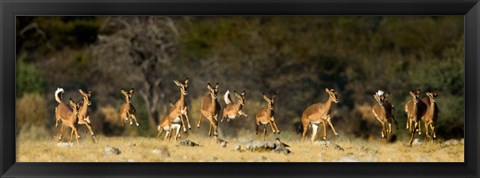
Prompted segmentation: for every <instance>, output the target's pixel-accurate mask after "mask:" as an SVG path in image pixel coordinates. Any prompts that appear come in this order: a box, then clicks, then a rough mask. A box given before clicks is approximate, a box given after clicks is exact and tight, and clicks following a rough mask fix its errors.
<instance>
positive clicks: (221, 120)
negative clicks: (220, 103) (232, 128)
mask: <svg viewBox="0 0 480 178" xmlns="http://www.w3.org/2000/svg"><path fill="white" fill-rule="evenodd" d="M225 115H226V114H225V108H224V109H223V111H222V119H220V122H223V119H225Z"/></svg>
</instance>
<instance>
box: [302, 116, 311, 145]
mask: <svg viewBox="0 0 480 178" xmlns="http://www.w3.org/2000/svg"><path fill="white" fill-rule="evenodd" d="M308 124H309V122H308V121H304V120H302V126H303V132H302V141H305V135H306V134H307V131H308Z"/></svg>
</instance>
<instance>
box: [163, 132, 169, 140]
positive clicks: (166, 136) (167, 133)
mask: <svg viewBox="0 0 480 178" xmlns="http://www.w3.org/2000/svg"><path fill="white" fill-rule="evenodd" d="M168 135H170V129H168V130H167V131H166V133H165V137H163V140H167V138H168Z"/></svg>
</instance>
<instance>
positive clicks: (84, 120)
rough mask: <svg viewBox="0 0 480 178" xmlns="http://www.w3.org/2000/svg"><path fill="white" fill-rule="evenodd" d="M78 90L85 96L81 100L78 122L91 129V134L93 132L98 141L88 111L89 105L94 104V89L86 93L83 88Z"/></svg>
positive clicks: (95, 140)
mask: <svg viewBox="0 0 480 178" xmlns="http://www.w3.org/2000/svg"><path fill="white" fill-rule="evenodd" d="M78 92H80V94H81V95H82V96H83V100H82V101H81V102H80V105H81V107H80V110H79V111H78V124H82V125H85V126H86V127H87V129H88V130H89V131H90V134H92V138H93V142H95V143H97V139H96V138H95V134H94V133H93V130H92V126H91V125H90V124H91V123H90V115H89V113H88V106H90V105H91V104H92V103H91V101H90V97H91V96H92V91H88V93H86V92H84V91H83V90H82V89H78Z"/></svg>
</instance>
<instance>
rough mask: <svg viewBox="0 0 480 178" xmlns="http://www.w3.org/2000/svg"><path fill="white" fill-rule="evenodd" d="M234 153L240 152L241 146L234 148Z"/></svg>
mask: <svg viewBox="0 0 480 178" xmlns="http://www.w3.org/2000/svg"><path fill="white" fill-rule="evenodd" d="M234 151H242V146H240V145H237V146H235V149H234Z"/></svg>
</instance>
